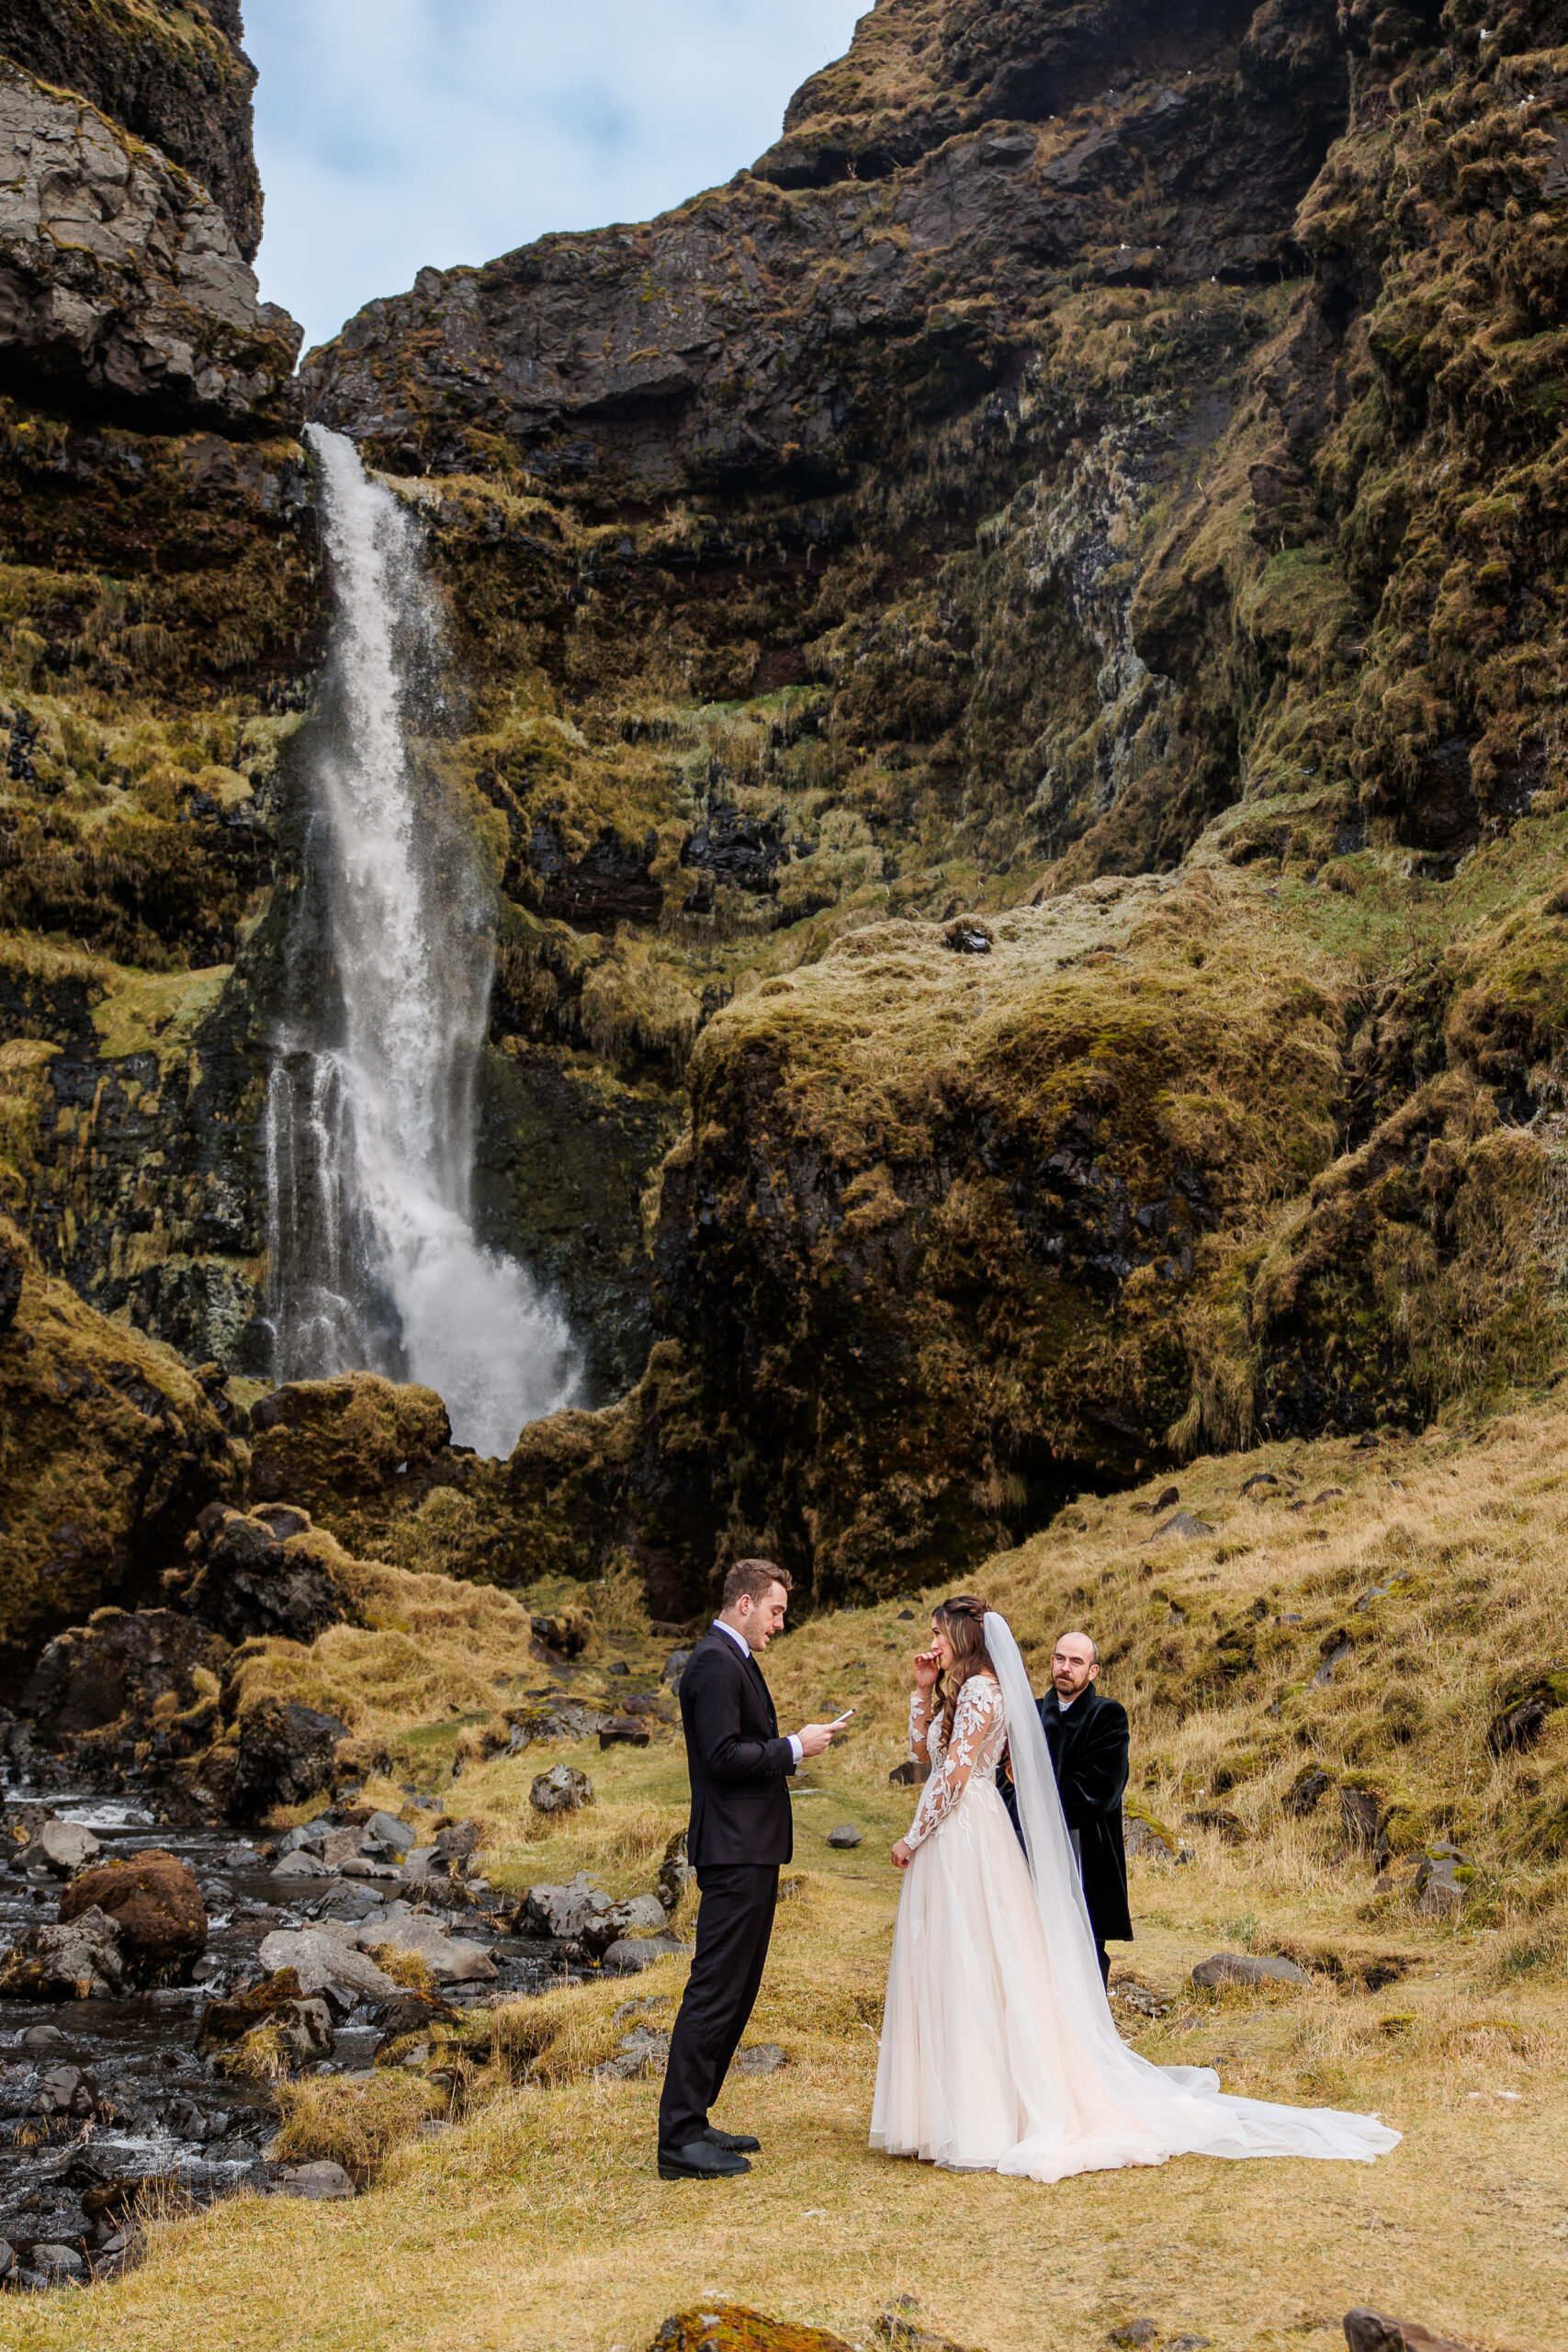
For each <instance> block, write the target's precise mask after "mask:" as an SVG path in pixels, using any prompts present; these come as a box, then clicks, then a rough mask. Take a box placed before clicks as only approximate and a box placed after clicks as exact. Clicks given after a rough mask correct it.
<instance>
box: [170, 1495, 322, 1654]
mask: <svg viewBox="0 0 1568 2352" xmlns="http://www.w3.org/2000/svg"><path fill="white" fill-rule="evenodd" d="M309 1531H310V1520H309V1518H308V1517H307V1515H306V1514H305V1512H303V1511H296V1510H282V1509H277V1508H275V1509H273V1510H270V1511H269V1510H266V1509H265V1507H264V1508H263V1509H261V1510H255V1511H253V1512H251V1513H250V1514H249V1515H248V1516H247V1515H246V1514H244V1513H243V1512H241V1511H237V1510H228V1509H226V1508H225V1506H224V1505H222V1504H221V1503H214V1504H212V1505H210V1506H209V1509H208V1510H204V1511H203V1512H202V1514H201V1517H200V1518H199V1519H198V1520H197V1528H196V1544H197V1567H196V1570H195V1573H194V1574H189V1573H186V1574H185V1575H182V1576H180V1577H178V1578H177V1579H176V1580H175V1582H176V1587H177V1589H178V1592H179V1600H180V1606H181V1607H182V1608H183V1609H184V1610H185V1611H186V1612H187V1613H188V1614H189V1615H190V1616H192V1617H196V1618H199V1620H200V1621H201V1623H203V1624H204V1625H210V1626H211V1627H212V1629H213V1631H214V1632H215V1633H218V1634H222V1635H223V1636H224V1638H225V1639H226V1640H227V1641H231V1642H236V1643H237V1642H244V1641H250V1640H252V1639H254V1638H257V1637H259V1636H261V1635H266V1634H270V1635H274V1636H276V1637H277V1638H278V1639H280V1640H282V1641H288V1642H301V1643H305V1644H309V1643H310V1642H313V1641H315V1640H317V1639H318V1638H319V1637H320V1635H321V1634H324V1633H325V1632H326V1630H327V1627H328V1626H329V1625H337V1624H341V1623H343V1622H344V1620H345V1619H352V1618H353V1616H354V1614H355V1611H354V1610H353V1608H352V1606H351V1604H350V1602H349V1601H348V1600H347V1598H346V1597H345V1595H344V1592H343V1591H342V1589H341V1588H340V1587H339V1585H338V1584H337V1581H336V1579H335V1578H334V1577H333V1574H332V1571H331V1569H330V1568H329V1567H328V1566H326V1564H325V1562H324V1560H323V1559H321V1557H320V1556H318V1555H316V1554H315V1553H313V1552H312V1551H311V1550H310V1547H309V1545H308V1544H302V1543H301V1542H300V1541H299V1537H300V1536H302V1535H306V1534H308V1533H309Z"/></svg>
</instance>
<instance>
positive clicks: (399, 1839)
mask: <svg viewBox="0 0 1568 2352" xmlns="http://www.w3.org/2000/svg"><path fill="white" fill-rule="evenodd" d="M476 1826H477V1825H476ZM362 1834H363V1835H364V1836H365V1837H367V1838H374V1839H375V1841H376V1843H377V1845H378V1846H395V1847H396V1848H397V1849H398V1851H399V1853H400V1854H406V1853H407V1852H408V1851H409V1849H410V1848H411V1847H412V1844H413V1842H414V1837H413V1831H412V1829H411V1828H410V1827H409V1826H408V1823H407V1822H406V1821H400V1820H399V1819H398V1818H397V1816H396V1815H395V1814H390V1813H373V1814H372V1815H371V1816H370V1818H369V1820H368V1821H367V1823H366V1825H365V1828H364V1831H363V1833H362ZM440 1842H441V1841H440V1839H439V1838H437V1840H436V1846H437V1849H438V1850H439V1848H440ZM478 1842H479V1841H478V1838H477V1837H476V1838H475V1844H478ZM471 1850H472V1849H470V1851H471Z"/></svg>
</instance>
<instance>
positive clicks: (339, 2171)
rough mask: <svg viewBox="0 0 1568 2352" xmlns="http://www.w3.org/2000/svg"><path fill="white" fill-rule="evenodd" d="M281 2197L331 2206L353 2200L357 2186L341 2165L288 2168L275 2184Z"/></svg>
mask: <svg viewBox="0 0 1568 2352" xmlns="http://www.w3.org/2000/svg"><path fill="white" fill-rule="evenodd" d="M273 2188H274V2190H275V2191H276V2194H277V2195H278V2196H279V2197H308V2198H310V2199H313V2200H314V2201H315V2202H316V2203H318V2204H320V2203H331V2202H334V2201H335V2200H337V2199H341V2198H348V2197H352V2196H353V2195H354V2193H355V2190H354V2183H353V2181H352V2180H351V2179H350V2178H349V2176H348V2174H347V2173H345V2172H344V2168H343V2166H342V2165H334V2164H330V2163H328V2162H326V2161H324V2160H323V2161H321V2162H319V2163H317V2164H311V2165H286V2166H285V2167H284V2169H283V2171H282V2172H280V2173H279V2174H278V2176H277V2178H276V2180H275V2181H274V2182H273Z"/></svg>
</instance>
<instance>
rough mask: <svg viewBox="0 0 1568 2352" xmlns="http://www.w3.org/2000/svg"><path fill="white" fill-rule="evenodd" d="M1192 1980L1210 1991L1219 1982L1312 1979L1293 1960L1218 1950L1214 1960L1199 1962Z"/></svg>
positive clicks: (1279, 1982) (1299, 1981)
mask: <svg viewBox="0 0 1568 2352" xmlns="http://www.w3.org/2000/svg"><path fill="white" fill-rule="evenodd" d="M1192 1982H1193V1984H1194V1985H1197V1986H1198V1987H1199V1989H1200V1991H1209V1990H1211V1989H1212V1988H1213V1986H1215V1985H1305V1984H1306V1983H1308V1982H1309V1979H1308V1977H1307V1973H1306V1971H1305V1970H1304V1969H1302V1968H1298V1967H1297V1966H1296V1963H1295V1962H1294V1961H1293V1960H1280V1959H1276V1958H1269V1959H1259V1958H1258V1955H1257V1954H1256V1953H1254V1952H1249V1951H1217V1952H1216V1953H1215V1954H1214V1957H1213V1960H1203V1961H1200V1962H1199V1963H1198V1965H1197V1967H1196V1968H1195V1969H1194V1970H1193V1971H1192Z"/></svg>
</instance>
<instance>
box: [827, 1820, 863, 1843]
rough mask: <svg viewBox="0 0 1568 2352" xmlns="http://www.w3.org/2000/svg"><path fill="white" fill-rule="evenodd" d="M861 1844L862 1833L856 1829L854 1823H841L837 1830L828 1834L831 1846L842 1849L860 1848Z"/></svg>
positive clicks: (830, 1830) (832, 1830) (831, 1830)
mask: <svg viewBox="0 0 1568 2352" xmlns="http://www.w3.org/2000/svg"><path fill="white" fill-rule="evenodd" d="M861 1842H862V1840H861V1833H860V1831H859V1830H858V1829H857V1828H856V1827H855V1826H854V1823H853V1822H852V1821H840V1824H839V1826H838V1827H837V1828H836V1829H829V1832H828V1843H829V1846H837V1847H839V1848H840V1849H842V1848H845V1847H849V1846H858V1845H860V1843H861Z"/></svg>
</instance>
